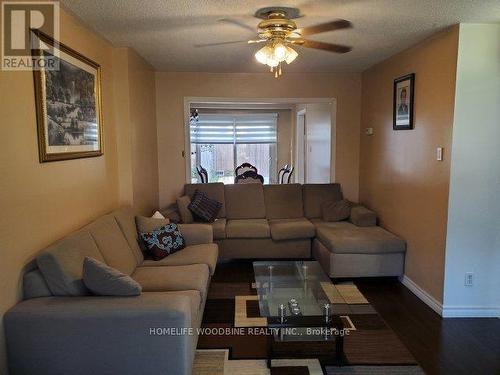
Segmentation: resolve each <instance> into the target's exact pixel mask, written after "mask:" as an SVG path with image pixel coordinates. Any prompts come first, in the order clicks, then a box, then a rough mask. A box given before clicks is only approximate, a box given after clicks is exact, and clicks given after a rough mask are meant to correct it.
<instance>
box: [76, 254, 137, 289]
mask: <svg viewBox="0 0 500 375" xmlns="http://www.w3.org/2000/svg"><path fill="white" fill-rule="evenodd" d="M83 283H84V284H85V286H86V287H87V288H88V289H89V290H90V291H91V292H92V293H94V294H96V295H98V296H138V295H140V294H141V292H142V288H141V286H140V285H139V283H138V282H137V281H135V280H134V279H132V278H131V277H130V276H128V275H125V274H123V273H121V272H120V271H118V270H116V269H114V268H112V267H109V266H107V265H106V264H104V263H101V262H99V261H98V260H96V259H94V258H90V257H85V260H84V261H83Z"/></svg>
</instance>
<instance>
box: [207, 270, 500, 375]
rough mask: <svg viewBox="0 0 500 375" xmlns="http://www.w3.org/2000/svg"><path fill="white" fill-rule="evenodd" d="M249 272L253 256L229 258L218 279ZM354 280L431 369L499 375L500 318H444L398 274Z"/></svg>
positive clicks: (454, 374) (452, 374)
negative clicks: (250, 259)
mask: <svg viewBox="0 0 500 375" xmlns="http://www.w3.org/2000/svg"><path fill="white" fill-rule="evenodd" d="M249 277H250V278H252V277H253V268H252V263H251V262H250V261H248V262H230V263H223V264H219V265H218V266H217V271H216V273H215V275H214V278H213V280H219V281H225V282H242V281H245V280H248V279H249ZM353 281H354V283H355V284H356V285H357V286H358V288H359V289H360V290H361V292H362V293H363V294H364V295H365V297H366V298H367V299H368V300H369V301H370V303H371V305H372V306H373V307H374V308H375V309H376V310H377V312H378V313H379V315H380V316H381V317H382V319H383V320H384V321H385V322H386V324H387V325H388V326H389V327H390V328H391V329H392V330H393V331H394V332H395V333H396V334H397V335H398V337H399V338H400V340H401V341H402V342H403V343H404V345H405V346H406V347H407V348H408V349H409V351H410V352H411V353H412V354H413V356H414V357H415V358H416V359H417V361H418V362H419V363H420V365H421V366H422V368H423V369H424V371H425V372H426V373H427V374H429V375H435V374H439V375H462V374H463V375H500V319H498V318H491V319H489V318H488V319H472V318H468V319H457V318H453V319H451V318H449V319H442V318H441V317H440V316H439V315H438V314H436V313H435V312H434V311H433V310H432V309H431V308H429V307H428V306H427V305H426V304H424V303H423V302H422V301H421V300H420V299H419V298H418V297H416V296H415V295H414V294H413V293H412V292H410V291H409V290H408V289H407V288H406V287H405V286H403V285H402V284H401V283H400V282H399V281H398V280H397V279H396V278H379V279H376V278H367V279H355V280H353Z"/></svg>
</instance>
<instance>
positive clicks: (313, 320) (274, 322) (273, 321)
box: [267, 315, 347, 369]
mask: <svg viewBox="0 0 500 375" xmlns="http://www.w3.org/2000/svg"><path fill="white" fill-rule="evenodd" d="M267 327H268V328H269V329H272V330H277V335H278V336H280V334H281V332H282V330H286V329H293V328H297V329H298V328H314V329H325V330H328V329H329V330H333V331H334V332H335V334H334V335H332V336H331V337H330V339H326V338H323V339H317V340H311V339H309V340H304V341H301V340H300V339H298V340H294V341H295V342H304V343H307V342H333V343H334V345H335V350H334V353H335V354H334V358H331V359H329V360H327V361H326V362H327V363H326V364H328V365H332V366H343V365H345V364H347V358H346V356H345V353H344V329H345V326H344V323H343V321H342V319H341V318H340V316H338V315H333V316H331V319H330V321H329V322H325V318H324V317H322V316H287V317H286V318H285V321H284V322H281V321H280V319H279V318H277V317H268V318H267ZM275 342H276V340H275V335H274V334H271V335H268V337H267V368H269V369H270V368H271V361H272V359H273V354H274V349H273V345H274V344H275ZM278 342H280V341H278ZM308 357H309V358H310V356H308ZM294 358H296V356H295V357H294Z"/></svg>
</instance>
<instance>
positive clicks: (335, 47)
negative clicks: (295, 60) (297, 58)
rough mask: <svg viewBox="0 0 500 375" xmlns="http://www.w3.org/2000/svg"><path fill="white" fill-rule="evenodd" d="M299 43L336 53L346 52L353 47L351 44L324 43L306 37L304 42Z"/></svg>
mask: <svg viewBox="0 0 500 375" xmlns="http://www.w3.org/2000/svg"><path fill="white" fill-rule="evenodd" d="M297 45H299V46H302V47H306V48H314V49H322V50H324V51H328V52H335V53H346V52H349V51H351V50H352V47H349V46H342V45H340V44H331V43H324V42H318V41H315V40H307V39H304V43H297Z"/></svg>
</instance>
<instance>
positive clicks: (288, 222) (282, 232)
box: [269, 218, 316, 241]
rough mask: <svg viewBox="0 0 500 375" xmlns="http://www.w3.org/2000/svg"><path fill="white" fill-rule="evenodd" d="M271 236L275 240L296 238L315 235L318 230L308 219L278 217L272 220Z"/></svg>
mask: <svg viewBox="0 0 500 375" xmlns="http://www.w3.org/2000/svg"><path fill="white" fill-rule="evenodd" d="M269 226H270V227H271V237H272V238H273V240H278V241H279V240H296V239H302V238H312V237H314V235H315V233H316V230H315V229H314V225H313V224H312V223H311V222H310V221H309V220H307V219H305V218H301V219H277V220H270V221H269Z"/></svg>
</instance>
